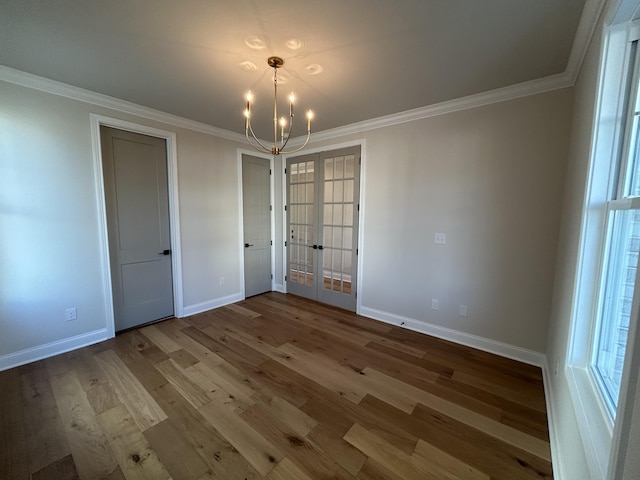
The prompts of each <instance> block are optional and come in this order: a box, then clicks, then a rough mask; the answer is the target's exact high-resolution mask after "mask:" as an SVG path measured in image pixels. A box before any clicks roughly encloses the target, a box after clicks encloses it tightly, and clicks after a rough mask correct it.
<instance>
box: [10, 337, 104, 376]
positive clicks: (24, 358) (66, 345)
mask: <svg viewBox="0 0 640 480" xmlns="http://www.w3.org/2000/svg"><path fill="white" fill-rule="evenodd" d="M108 338H109V334H108V332H107V329H106V328H101V329H100V330H94V331H93V332H89V333H83V334H81V335H76V336H75V337H70V338H65V339H63V340H57V341H55V342H50V343H45V344H44V345H38V346H37V347H31V348H25V349H24V350H20V351H18V352H14V353H9V354H7V355H3V356H1V357H0V371H2V370H8V369H10V368H13V367H18V366H20V365H25V364H27V363H31V362H35V361H37V360H42V359H43V358H49V357H53V356H55V355H59V354H61V353H66V352H70V351H71V350H76V349H78V348H82V347H86V346H87V345H93V344H94V343H98V342H102V341H103V340H107V339H108Z"/></svg>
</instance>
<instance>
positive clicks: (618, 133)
mask: <svg viewBox="0 0 640 480" xmlns="http://www.w3.org/2000/svg"><path fill="white" fill-rule="evenodd" d="M603 40H604V42H603V45H602V51H601V62H600V72H599V78H598V91H597V99H596V110H595V115H594V123H593V125H592V132H593V134H592V143H591V149H590V161H589V170H588V177H587V188H586V192H585V200H584V204H583V205H584V208H583V214H582V222H581V235H580V250H579V252H580V253H579V258H578V265H577V276H576V290H575V294H574V301H573V308H572V327H571V333H570V344H569V348H568V352H567V359H566V365H567V370H566V374H567V380H568V384H569V392H570V395H571V399H572V402H573V404H574V410H575V412H576V417H577V420H578V426H579V429H580V435H581V437H582V439H583V445H584V448H585V454H586V457H587V459H588V462H589V469H590V471H591V472H592V474H593V476H594V477H595V478H605V477H606V474H607V471H608V468H609V460H610V455H611V450H612V448H611V447H612V440H613V433H614V424H615V419H614V416H613V415H612V412H611V410H610V406H609V405H608V402H607V399H606V398H605V394H604V393H603V392H602V390H601V386H600V384H599V382H600V381H599V379H598V378H597V376H596V374H595V373H594V368H593V366H592V365H593V364H592V362H593V360H594V356H595V353H594V345H595V339H596V334H597V331H598V330H597V329H598V328H599V326H600V325H599V322H598V317H599V312H600V311H601V309H602V295H600V292H601V289H602V284H603V281H604V280H603V279H604V278H605V277H604V273H606V272H604V269H603V265H604V261H603V259H604V258H606V257H605V256H604V255H607V253H608V252H607V251H606V249H607V238H608V234H609V229H610V228H611V225H610V223H611V222H609V221H608V218H609V216H610V212H611V211H613V210H616V209H619V207H627V208H628V207H629V205H626V204H625V203H624V202H628V200H625V199H621V198H620V197H619V193H620V191H619V188H620V187H623V186H624V184H625V182H624V181H623V182H618V177H619V173H620V172H619V170H618V166H619V165H620V158H621V155H622V154H623V152H624V150H625V145H624V141H625V138H624V132H625V130H626V128H627V123H628V118H627V108H626V101H627V99H629V100H631V98H632V97H631V96H627V92H628V90H627V82H628V79H629V75H630V74H631V73H632V72H631V71H630V65H632V64H631V62H630V59H631V54H632V52H634V49H633V48H632V43H633V41H635V40H639V41H640V22H638V21H636V22H627V23H623V24H620V25H614V26H611V27H609V28H606V27H605V31H604V34H603ZM638 50H640V48H638ZM635 66H636V67H637V66H638V65H637V64H636V65H635ZM631 101H635V99H633V100H631ZM637 285H640V283H637ZM639 297H640V288H636V289H635V293H634V299H633V304H634V307H633V308H635V310H634V311H637V309H638V305H637V304H638V303H639V300H640V298H639ZM630 333H631V332H630ZM630 341H633V339H632V338H631V337H629V338H628V343H629V342H630ZM623 382H624V372H623Z"/></svg>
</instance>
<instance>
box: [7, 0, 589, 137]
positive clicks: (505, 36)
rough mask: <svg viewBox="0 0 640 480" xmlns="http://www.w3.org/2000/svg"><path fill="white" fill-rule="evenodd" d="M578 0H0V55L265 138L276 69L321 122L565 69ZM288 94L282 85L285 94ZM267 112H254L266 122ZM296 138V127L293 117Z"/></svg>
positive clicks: (373, 114)
mask: <svg viewBox="0 0 640 480" xmlns="http://www.w3.org/2000/svg"><path fill="white" fill-rule="evenodd" d="M584 6H585V0H562V1H558V0H482V1H479V0H393V1H392V0H323V1H317V0H315V1H313V0H180V1H175V0H174V1H170V0H91V1H86V0H29V1H25V0H1V1H0V64H1V65H5V66H8V67H11V68H14V69H18V70H21V71H24V72H27V73H32V74H35V75H39V76H42V77H45V78H49V79H53V80H57V81H59V82H63V83H66V84H69V85H73V86H77V87H81V88H83V89H87V90H90V91H93V92H97V93H101V94H105V95H109V96H112V97H116V98H119V99H122V100H126V101H129V102H133V103H135V104H138V105H142V106H145V107H150V108H153V109H157V110H160V111H163V112H167V113H171V114H174V115H178V116H181V117H185V118H187V119H190V120H195V121H199V122H203V123H206V124H208V125H212V126H215V127H219V128H222V129H226V130H230V131H233V132H237V133H244V118H243V116H242V112H243V110H244V100H243V95H244V93H245V92H246V91H247V90H248V89H251V90H252V91H253V92H254V93H255V95H256V100H255V104H254V107H253V118H254V122H255V124H256V125H262V126H263V127H261V128H258V129H257V130H258V131H257V133H258V134H259V135H260V136H262V137H263V138H269V128H268V127H269V125H272V123H271V119H272V104H273V98H272V97H273V85H272V70H271V69H270V68H269V67H268V65H267V62H266V59H267V57H269V56H271V55H278V56H281V57H282V58H284V60H285V65H284V67H283V68H282V69H281V70H280V71H279V72H278V81H279V85H280V86H281V90H280V91H281V92H282V94H283V95H282V96H281V99H282V108H285V107H286V105H285V104H284V102H285V101H286V99H285V95H284V94H286V93H288V91H290V90H292V91H294V92H295V93H296V97H297V98H298V100H297V111H298V113H299V115H298V116H297V117H296V118H297V119H298V121H299V122H300V123H304V120H303V118H302V113H303V112H304V110H306V109H307V108H311V109H313V110H314V112H315V119H314V122H313V127H312V130H313V131H322V130H327V129H331V128H335V127H340V126H344V125H348V124H352V123H356V122H361V121H364V120H368V119H373V118H378V117H381V116H385V115H389V114H394V113H398V112H402V111H406V110H410V109H414V108H418V107H425V106H429V105H434V104H437V103H440V102H444V101H447V100H453V99H456V98H460V97H465V96H468V95H472V94H477V93H481V92H486V91H490V90H494V89H497V88H501V87H506V86H510V85H514V84H518V83H521V82H526V81H529V80H534V79H540V78H543V77H546V76H549V75H553V74H558V73H562V72H564V71H565V69H566V68H567V64H568V61H569V55H570V53H571V49H572V46H573V43H574V38H575V37H576V32H577V28H578V24H579V21H580V16H581V13H582V10H583V7H584ZM282 90H284V91H282ZM263 117H264V119H263ZM298 127H299V128H294V132H293V135H294V136H297V135H299V134H302V133H303V132H304V127H303V126H302V125H300V126H298Z"/></svg>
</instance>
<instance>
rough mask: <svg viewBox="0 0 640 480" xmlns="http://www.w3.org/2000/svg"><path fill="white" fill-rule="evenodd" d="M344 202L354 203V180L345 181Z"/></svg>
mask: <svg viewBox="0 0 640 480" xmlns="http://www.w3.org/2000/svg"><path fill="white" fill-rule="evenodd" d="M344 201H345V202H353V180H345V182H344Z"/></svg>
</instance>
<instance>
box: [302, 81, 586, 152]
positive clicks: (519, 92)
mask: <svg viewBox="0 0 640 480" xmlns="http://www.w3.org/2000/svg"><path fill="white" fill-rule="evenodd" d="M574 83H575V82H574V81H573V80H572V78H571V76H570V75H568V74H567V73H566V72H565V73H560V74H556V75H551V76H548V77H544V78H541V79H538V80H531V81H529V82H523V83H518V84H516V85H511V86H508V87H504V88H498V89H496V90H490V91H488V92H483V93H478V94H475V95H469V96H467V97H461V98H456V99H455V100H449V101H446V102H442V103H436V104H434V105H428V106H426V107H419V108H415V109H413V110H406V111H404V112H400V113H394V114H391V115H385V116H384V117H378V118H374V119H372V120H365V121H364V122H358V123H352V124H350V125H345V126H344V127H338V128H332V129H330V130H323V131H322V132H318V133H313V134H311V141H312V142H317V141H322V140H327V139H332V138H336V137H338V136H344V135H351V134H355V133H362V132H366V131H369V130H375V129H378V128H384V127H390V126H393V125H398V124H401V123H406V122H413V121H416V120H422V119H425V118H429V117H436V116H438V115H444V114H447V113H453V112H458V111H460V110H467V109H469V108H476V107H482V106H485V105H490V104H493V103H499V102H504V101H507V100H514V99H516V98H521V97H526V96H529V95H536V94H538V93H545V92H549V91H552V90H558V89H561V88H567V87H572V86H573V84H574Z"/></svg>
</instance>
